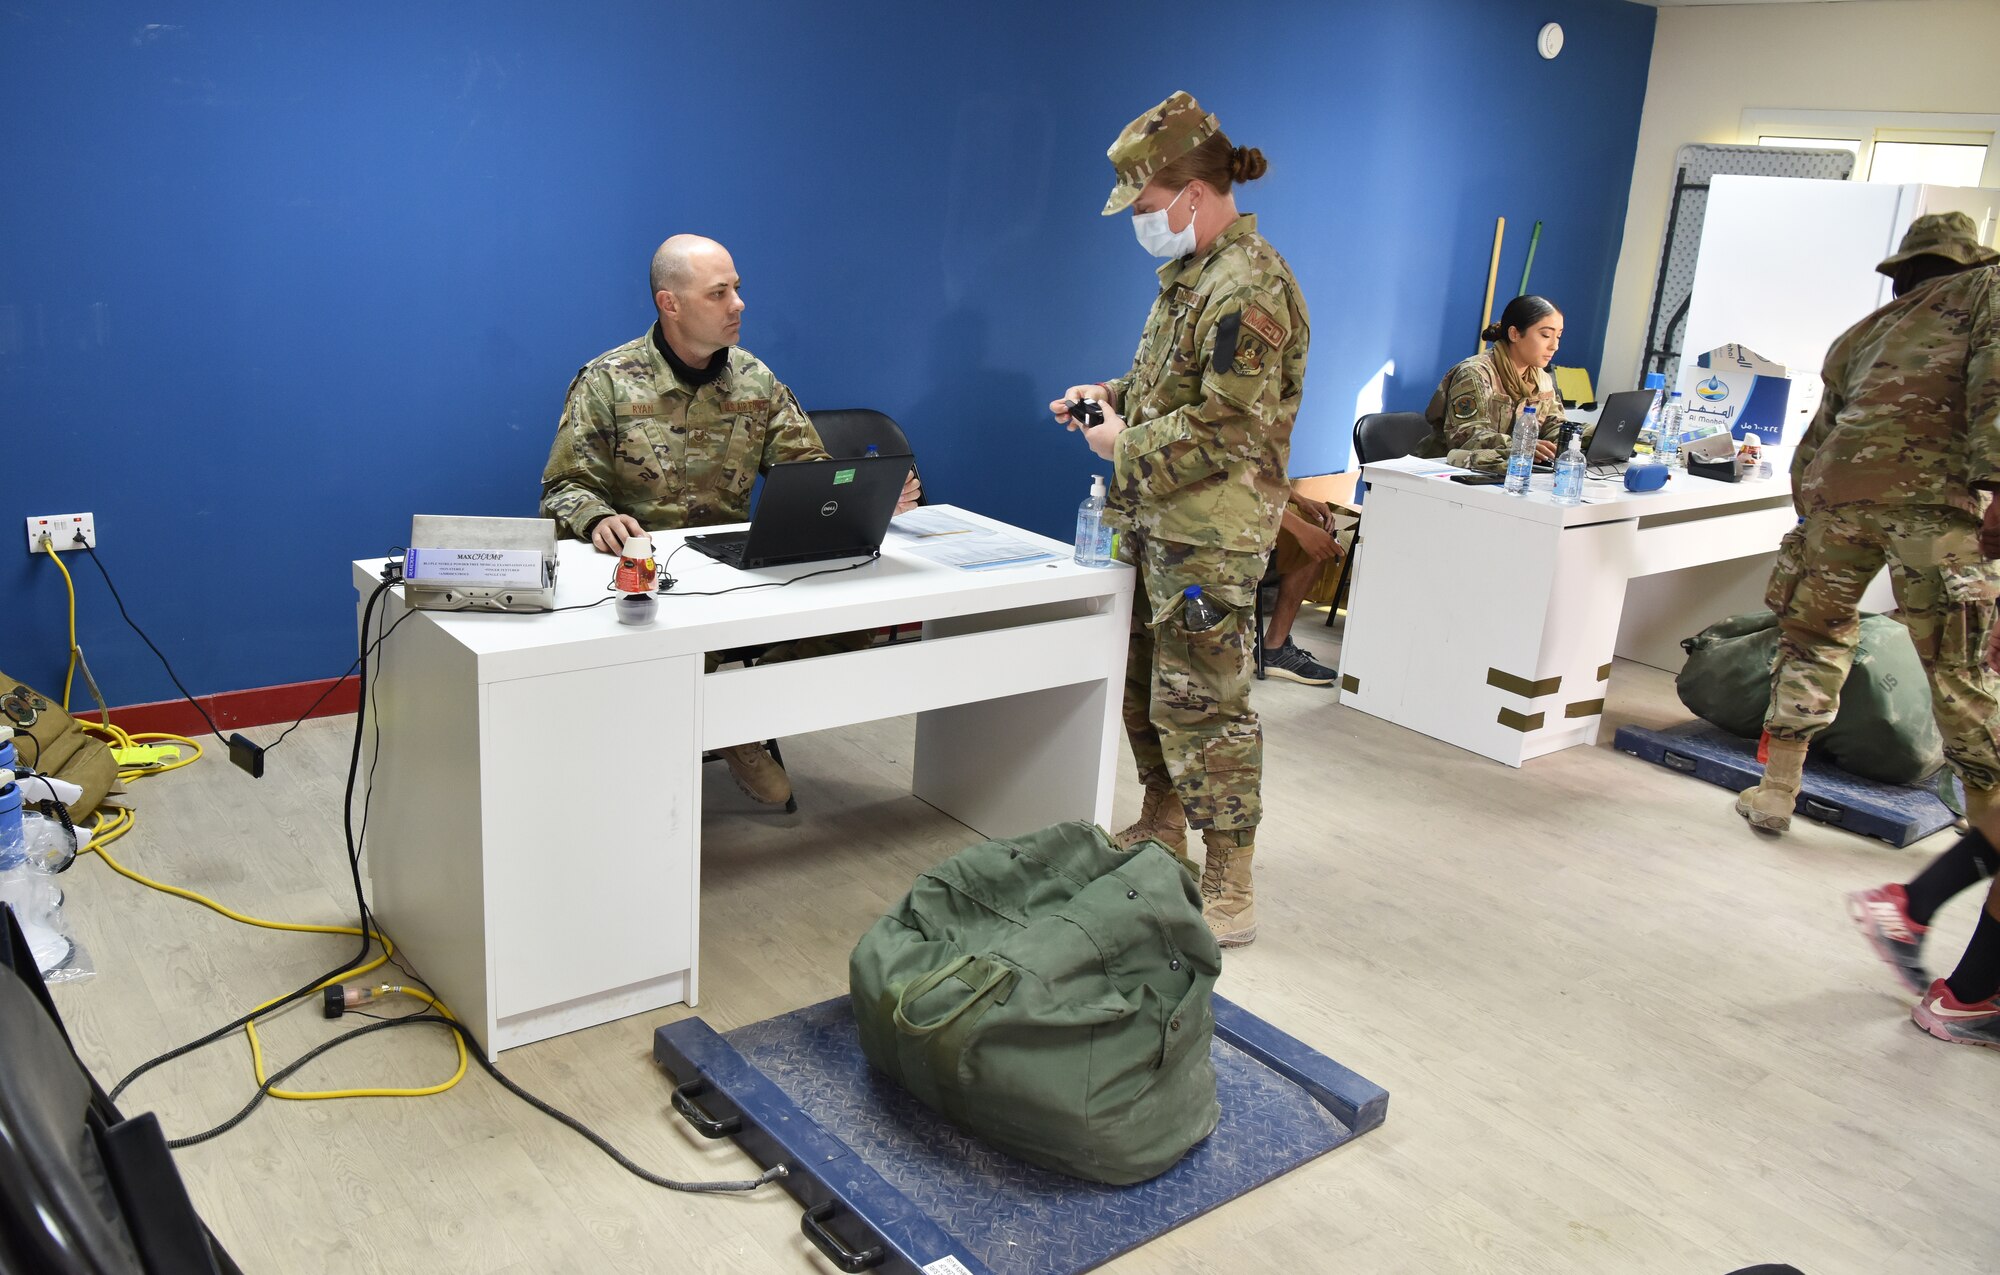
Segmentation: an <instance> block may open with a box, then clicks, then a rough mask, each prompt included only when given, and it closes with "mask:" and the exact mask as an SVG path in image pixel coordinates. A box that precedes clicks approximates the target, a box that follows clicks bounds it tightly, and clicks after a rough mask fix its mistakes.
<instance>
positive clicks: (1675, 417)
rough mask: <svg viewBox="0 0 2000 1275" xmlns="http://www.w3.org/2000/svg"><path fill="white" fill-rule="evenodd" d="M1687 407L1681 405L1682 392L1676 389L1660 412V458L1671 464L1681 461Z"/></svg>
mask: <svg viewBox="0 0 2000 1275" xmlns="http://www.w3.org/2000/svg"><path fill="white" fill-rule="evenodd" d="M1686 415H1687V409H1686V408H1684V407H1682V406H1681V392H1680V391H1679V390H1675V391H1674V394H1673V397H1672V398H1670V399H1668V400H1667V405H1666V407H1665V408H1663V409H1661V412H1660V448H1659V451H1660V459H1661V460H1663V461H1665V462H1666V463H1667V464H1669V465H1678V464H1680V463H1681V430H1683V429H1684V428H1686V424H1685V418H1686Z"/></svg>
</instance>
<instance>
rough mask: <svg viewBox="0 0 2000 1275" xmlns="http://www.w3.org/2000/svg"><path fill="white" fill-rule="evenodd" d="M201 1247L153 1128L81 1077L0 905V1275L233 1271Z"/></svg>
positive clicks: (203, 1239) (203, 1234)
mask: <svg viewBox="0 0 2000 1275" xmlns="http://www.w3.org/2000/svg"><path fill="white" fill-rule="evenodd" d="M211 1245H212V1237H210V1235H209V1234H208V1231H207V1228H205V1227H204V1226H203V1225H202V1223H201V1219H200V1217H198V1216H197V1215H196V1213H195V1211H194V1206H193V1204H191V1203H190V1202H189V1200H188V1194H187V1188H186V1187H185V1186H184V1185H183V1184H182V1182H181V1178H180V1174H179V1172H178V1171H177V1170H176V1168H175V1167H174V1161H173V1155H172V1152H170V1151H169V1150H168V1148H167V1143H166V1138H165V1136H164V1135H163V1134H162V1133H161V1132H160V1126H159V1122H158V1121H157V1120H155V1119H154V1118H153V1116H152V1114H151V1113H150V1112H149V1113H147V1114H145V1115H141V1116H135V1117H133V1118H131V1119H129V1120H128V1119H126V1118H125V1117H123V1116H122V1115H120V1114H119V1112H118V1109H117V1107H115V1106H113V1105H112V1103H111V1099H110V1098H108V1097H106V1096H105V1094H104V1091H103V1090H101V1089H99V1088H98V1087H97V1084H96V1082H95V1081H94V1080H92V1079H91V1076H90V1073H89V1072H88V1071H86V1070H84V1067H83V1064H82V1063H81V1062H80V1061H78V1059H77V1056H76V1054H75V1052H74V1051H73V1050H72V1049H71V1047H70V1043H69V1037H68V1035H67V1033H66V1032H65V1031H64V1030H63V1026H62V1019H61V1018H60V1017H59V1016H58V1015H57V1014H56V1010H55V1002H54V1001H53V1000H51V999H50V998H49V995H48V989H47V988H46V987H45V986H44V985H43V983H42V977H41V972H40V971H39V970H38V969H37V968H36V967H35V957H34V953H33V952H32V951H31V950H30V949H29V947H28V944H27V942H26V939H25V938H24V937H23V935H22V932H21V931H20V929H19V928H18V927H17V925H16V923H15V920H14V915H13V913H12V912H11V911H10V910H9V909H8V908H7V907H6V905H5V904H0V1271H10V1272H11V1271H24V1272H25V1271H34V1272H36V1275H152V1273H156V1272H173V1275H222V1273H223V1272H231V1273H234V1275H240V1271H238V1268H237V1266H236V1264H235V1263H234V1262H232V1261H230V1260H229V1256H228V1254H226V1253H223V1252H221V1251H220V1250H219V1248H216V1247H212V1246H211Z"/></svg>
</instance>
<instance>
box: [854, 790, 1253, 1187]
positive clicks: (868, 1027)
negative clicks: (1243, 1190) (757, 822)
mask: <svg viewBox="0 0 2000 1275" xmlns="http://www.w3.org/2000/svg"><path fill="white" fill-rule="evenodd" d="M1221 969H1222V953H1221V950H1220V949H1219V948H1217V947H1216V945H1215V939H1214V937H1213V936H1212V935H1211V934H1210V933H1209V932H1208V926H1207V925H1206V924H1204V923H1203V921H1202V919H1201V895H1200V891H1199V890H1198V889H1197V887H1196V885H1195V881H1194V878H1193V877H1192V876H1190V875H1189V874H1188V873H1187V872H1186V871H1185V870H1184V869H1183V868H1182V867H1181V866H1180V864H1179V863H1178V862H1176V861H1175V859H1174V858H1173V856H1172V855H1171V854H1170V853H1168V851H1167V850H1166V849H1165V848H1163V847H1161V846H1159V845H1157V844H1155V843H1153V842H1150V841H1146V842H1141V843H1140V844H1139V847H1138V848H1137V849H1136V850H1133V851H1130V852H1127V851H1123V850H1120V849H1119V848H1118V847H1117V846H1115V845H1113V844H1112V842H1111V839H1110V838H1109V837H1107V836H1105V834H1104V832H1103V831H1102V830H1101V829H1099V828H1096V827H1094V826H1092V825H1091V824H1087V823H1064V824H1057V825H1056V826H1055V827H1052V828H1044V829H1043V830H1042V831H1040V832H1036V833H1032V834H1030V835H1028V836H1025V837H1019V838H1015V839H1013V840H1008V841H987V842H982V843H981V844H979V845H976V846H972V847H970V848H968V849H965V850H962V851H960V852H959V853H958V854H956V855H953V856H952V857H951V858H949V859H947V860H945V861H944V862H943V863H940V864H939V865H938V866H936V867H935V868H932V869H931V870H930V871H929V872H926V873H924V874H923V875H922V876H921V877H918V878H917V882H916V884H915V885H914V886H912V887H911V888H910V893H909V894H908V895H907V896H905V897H904V899H903V901H902V902H901V903H899V904H898V905H897V906H896V907H895V908H894V909H893V910H891V911H890V912H889V914H888V915H887V916H884V917H883V918H882V919H881V920H880V921H877V922H876V923H875V925H874V927H873V928H871V929H870V930H869V931H868V933H866V934H864V935H863V936H862V937H861V941H860V942H859V943H857V944H856V945H855V947H854V954H853V956H852V957H850V958H849V961H848V984H849V988H850V990H851V991H852V992H853V1000H854V1020H855V1023H856V1025H857V1026H858V1027H859V1028H860V1032H861V1047H862V1050H863V1051H864V1052H865V1053H866V1054H867V1055H868V1060H869V1061H870V1062H872V1063H873V1064H874V1065H875V1066H876V1067H878V1068H880V1069H881V1070H882V1071H884V1072H885V1073H887V1074H888V1075H889V1076H890V1077H891V1078H893V1079H894V1080H896V1081H897V1082H899V1083H900V1084H902V1085H903V1086H904V1087H905V1088H907V1089H908V1090H909V1091H910V1092H911V1093H913V1094H915V1095H916V1096H917V1097H918V1098H919V1099H921V1100H922V1101H923V1102H924V1104H925V1105H926V1106H929V1107H930V1108H932V1109H933V1110H935V1111H937V1112H938V1113H939V1114H941V1115H943V1116H944V1117H945V1118H946V1119H948V1120H950V1121H951V1122H952V1123H953V1124H956V1125H957V1126H959V1127H960V1128H961V1129H964V1130H966V1131H967V1132H968V1133H971V1134H973V1135H974V1136H975V1137H978V1138H980V1139H982V1140H984V1141H985V1142H987V1143H989V1144H991V1145H993V1146H995V1147H998V1148H1000V1149H1001V1150H1002V1151H1006V1152H1009V1153H1010V1154H1013V1155H1016V1156H1019V1157H1020V1158H1021V1159H1023V1160H1027V1161H1029V1162H1030V1163H1033V1164H1038V1165H1041V1166H1042V1167H1043V1168H1048V1169H1055V1170H1058V1171H1060V1172H1063V1173H1068V1174H1072V1175H1074V1176H1076V1177H1080V1178H1088V1179H1090V1180H1092V1181H1094V1182H1108V1183H1112V1184H1114V1185H1124V1184H1126V1183H1131V1182H1143V1181H1145V1180H1146V1179H1147V1178H1150V1177H1154V1176H1156V1175H1158V1174H1160V1173H1164V1172H1165V1171H1166V1170H1168V1169H1170V1168H1172V1167H1173V1165H1174V1163H1175V1162H1176V1161H1178V1160H1179V1159H1180V1158H1181V1156H1182V1155H1184V1154H1185V1153H1186V1152H1187V1149H1188V1148H1189V1147H1192V1146H1193V1145H1194V1144H1195V1143H1197V1142H1200V1141H1201V1140H1202V1139H1203V1138H1206V1137H1207V1136H1208V1135H1209V1134H1210V1133H1212V1132H1214V1130H1215V1124H1216V1121H1217V1120H1218V1119H1219V1118H1220V1117H1221V1108H1220V1107H1219V1106H1217V1104H1216V1101H1215V1064H1214V1061H1213V1060H1212V1059H1211V1058H1210V1056H1209V1042H1210V1039H1211V1038H1212V1037H1213V1036H1214V1033H1215V1017H1214V1014H1213V1012H1212V1010H1211V1008H1210V1004H1209V997H1210V995H1211V993H1212V992H1213V990H1214V988H1215V978H1216V975H1217V974H1218V973H1220V972H1221Z"/></svg>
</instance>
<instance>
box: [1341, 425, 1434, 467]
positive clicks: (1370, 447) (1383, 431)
mask: <svg viewBox="0 0 2000 1275" xmlns="http://www.w3.org/2000/svg"><path fill="white" fill-rule="evenodd" d="M1430 433H1431V423H1430V422H1429V421H1428V420H1426V419H1425V418H1424V414H1423V413H1422V412H1370V413H1369V414H1368V415H1366V416H1364V417H1362V418H1361V419H1360V420H1358V421H1356V422H1354V458H1355V459H1356V460H1357V461H1359V462H1360V463H1361V464H1363V465H1370V464H1373V463H1374V462H1376V461H1378V460H1395V459H1397V458H1398V457H1402V456H1408V455H1409V454H1410V453H1411V452H1413V451H1415V450H1416V449H1417V444H1418V443H1421V442H1423V441H1424V439H1426V438H1428V437H1430Z"/></svg>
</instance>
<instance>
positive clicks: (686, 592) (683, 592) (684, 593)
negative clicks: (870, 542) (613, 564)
mask: <svg viewBox="0 0 2000 1275" xmlns="http://www.w3.org/2000/svg"><path fill="white" fill-rule="evenodd" d="M671 556H672V555H669V557H670V558H671ZM881 557H882V553H881V551H880V550H879V549H878V550H877V551H875V552H874V553H871V554H869V555H868V556H867V557H866V558H863V559H862V560H861V561H859V562H850V563H848V564H847V565H846V566H844V567H828V568H826V569H825V570H823V571H808V572H806V573H805V574H804V575H802V576H793V577H792V578H791V579H789V580H759V581H757V582H756V583H755V584H738V585H732V586H730V587H729V588H727V589H711V590H708V591H707V592H703V591H702V590H699V589H675V590H673V591H672V592H670V593H662V594H661V595H660V596H661V597H663V598H719V597H721V596H722V595H723V594H725V593H741V592H743V591H744V590H745V589H782V588H784V587H785V586H786V585H790V584H797V583H798V582H799V581H801V580H811V579H815V578H816V577H819V576H837V575H839V574H840V573H841V572H843V571H859V570H861V568H863V567H865V566H868V565H869V564H871V563H874V562H876V561H878V560H880V559H881ZM663 566H664V564H663ZM593 605H595V604H593Z"/></svg>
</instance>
